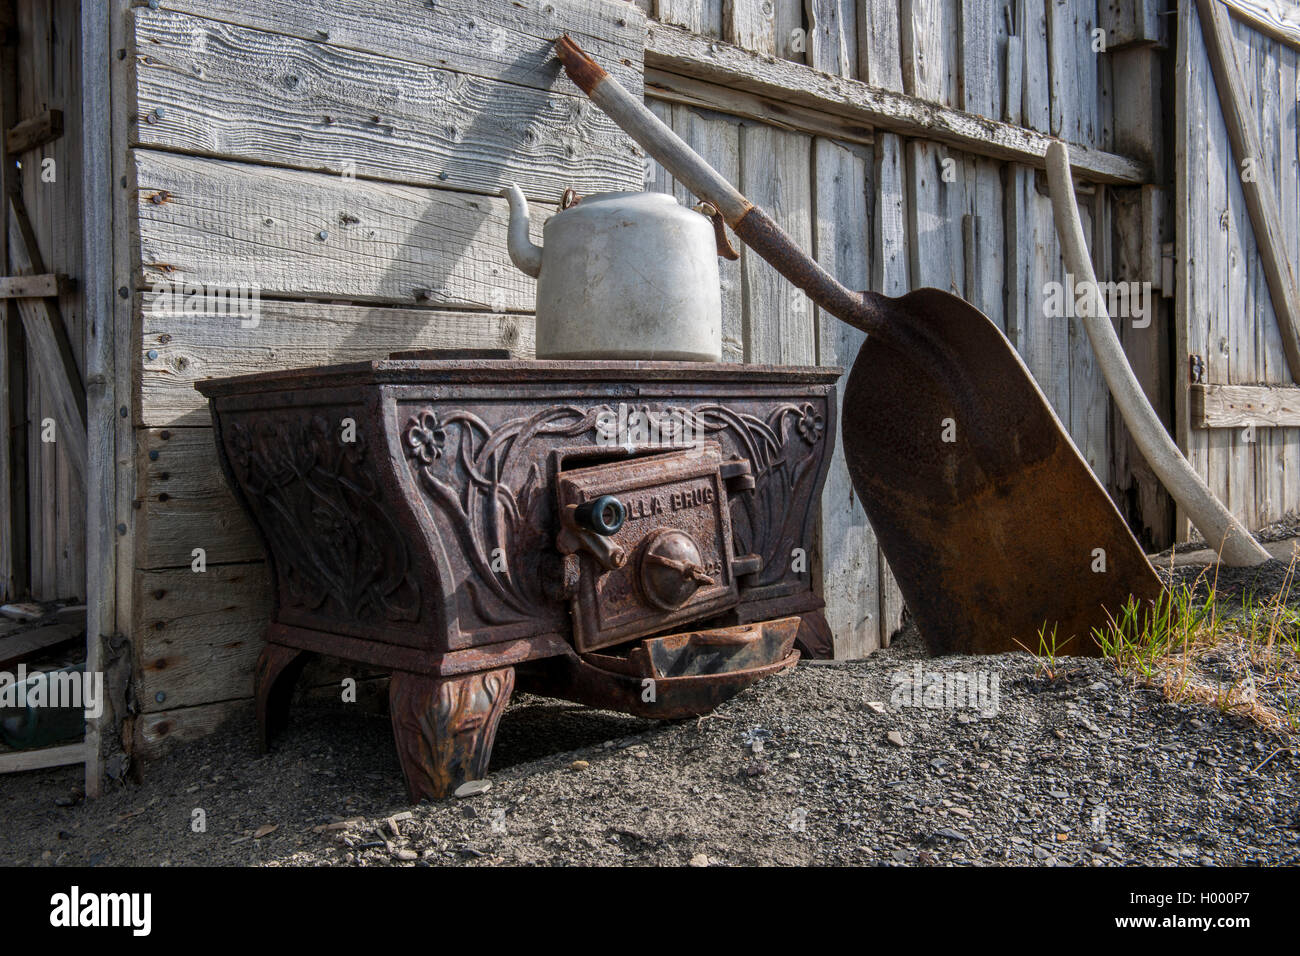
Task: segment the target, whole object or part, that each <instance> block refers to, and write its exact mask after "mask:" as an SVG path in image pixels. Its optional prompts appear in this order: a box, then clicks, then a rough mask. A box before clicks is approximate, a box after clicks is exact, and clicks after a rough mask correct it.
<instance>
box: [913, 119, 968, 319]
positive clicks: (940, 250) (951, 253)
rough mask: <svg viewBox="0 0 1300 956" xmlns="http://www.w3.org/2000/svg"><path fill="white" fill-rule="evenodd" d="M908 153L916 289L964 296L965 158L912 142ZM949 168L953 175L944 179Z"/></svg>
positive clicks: (940, 148) (932, 146)
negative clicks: (963, 221) (963, 222)
mask: <svg viewBox="0 0 1300 956" xmlns="http://www.w3.org/2000/svg"><path fill="white" fill-rule="evenodd" d="M907 150H908V169H907V185H908V202H907V212H908V221H907V237H908V240H909V242H908V254H909V260H910V270H911V276H912V283H913V285H915V286H917V287H920V286H930V287H932V288H936V289H943V290H944V291H945V292H951V293H952V294H953V295H956V296H964V295H965V294H966V289H965V285H964V278H965V251H964V249H963V244H962V216H963V214H964V213H965V198H966V190H965V182H964V173H965V170H964V168H963V167H962V163H963V160H964V157H963V156H962V155H961V154H960V153H954V152H953V151H951V150H947V149H944V148H942V147H940V146H935V145H934V144H933V143H925V142H912V143H908V144H907ZM945 170H946V171H948V174H949V175H951V176H952V177H954V178H953V179H952V180H951V181H947V180H945V178H944V174H945Z"/></svg>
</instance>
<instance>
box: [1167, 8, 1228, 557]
mask: <svg viewBox="0 0 1300 956" xmlns="http://www.w3.org/2000/svg"><path fill="white" fill-rule="evenodd" d="M1177 36H1178V46H1177V53H1176V61H1175V67H1174V77H1175V90H1174V115H1175V116H1176V117H1177V118H1178V122H1177V124H1176V125H1175V128H1174V136H1175V139H1174V144H1175V145H1174V168H1175V174H1174V184H1175V201H1174V210H1175V219H1176V224H1175V229H1174V235H1175V264H1174V269H1175V273H1176V281H1175V284H1174V335H1175V341H1174V368H1173V377H1174V385H1175V390H1174V424H1175V430H1176V432H1177V440H1178V444H1179V447H1180V448H1181V449H1182V450H1183V453H1184V454H1185V455H1186V456H1187V460H1188V462H1189V463H1190V464H1191V466H1192V468H1194V469H1195V470H1196V471H1197V473H1198V474H1200V476H1201V477H1202V478H1205V479H1206V480H1207V483H1208V480H1209V467H1208V456H1209V435H1208V434H1207V433H1206V432H1204V431H1201V430H1198V429H1196V428H1194V427H1193V426H1192V419H1191V412H1190V386H1191V385H1193V384H1196V383H1195V382H1193V381H1192V374H1191V370H1192V367H1193V363H1196V362H1200V363H1203V362H1204V361H1205V353H1206V351H1207V347H1208V331H1209V326H1208V323H1209V313H1210V309H1211V307H1212V306H1211V304H1210V302H1209V301H1208V296H1209V287H1208V266H1207V264H1206V260H1207V258H1208V257H1209V256H1210V251H1209V248H1208V247H1209V230H1210V222H1209V213H1208V209H1207V202H1208V199H1207V189H1208V184H1207V177H1208V175H1209V173H1208V170H1207V168H1206V149H1205V145H1204V142H1205V136H1206V132H1205V130H1206V126H1207V123H1208V116H1207V114H1208V106H1209V103H1208V95H1209V91H1208V89H1207V79H1208V76H1207V74H1208V72H1209V71H1208V69H1207V68H1206V64H1205V50H1204V46H1203V44H1202V42H1201V25H1200V21H1199V19H1198V17H1197V15H1196V11H1195V10H1193V9H1192V5H1191V4H1184V5H1183V6H1181V7H1180V8H1179V12H1178V30H1177ZM1211 490H1212V491H1216V492H1217V489H1214V488H1211ZM1174 530H1175V537H1176V538H1177V540H1179V541H1185V540H1187V538H1188V536H1189V534H1190V533H1191V523H1190V521H1189V520H1188V518H1187V514H1186V512H1185V511H1184V510H1183V509H1182V507H1181V506H1179V507H1178V509H1177V520H1176V522H1175V529H1174Z"/></svg>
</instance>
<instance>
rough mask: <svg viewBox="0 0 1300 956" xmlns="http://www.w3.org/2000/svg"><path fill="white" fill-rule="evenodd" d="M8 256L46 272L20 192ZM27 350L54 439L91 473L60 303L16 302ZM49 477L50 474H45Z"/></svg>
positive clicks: (81, 395) (80, 393)
mask: <svg viewBox="0 0 1300 956" xmlns="http://www.w3.org/2000/svg"><path fill="white" fill-rule="evenodd" d="M9 258H10V261H11V262H12V265H13V268H14V269H16V270H17V272H18V273H20V274H26V275H35V274H41V273H44V272H45V271H46V269H45V264H44V261H43V259H42V258H41V253H40V250H39V249H38V248H37V247H36V236H35V233H34V232H33V230H32V226H31V222H30V221H29V220H28V218H27V212H26V210H25V209H24V207H23V202H22V199H21V197H19V196H18V195H17V194H16V193H15V194H11V195H10V197H9ZM15 301H16V302H17V304H18V312H19V314H20V315H21V316H22V320H23V332H24V333H25V334H26V337H27V347H28V349H29V350H30V353H31V355H32V356H33V357H34V359H35V361H36V365H37V368H38V369H40V371H41V373H42V375H43V378H44V380H45V384H46V385H47V387H48V388H49V389H50V396H51V398H52V400H53V404H52V406H51V411H52V412H53V416H54V420H55V427H56V433H55V439H56V441H57V442H58V443H59V445H60V447H62V448H64V449H66V450H67V453H68V461H69V462H70V463H71V464H72V466H73V467H74V468H75V469H76V470H77V472H78V473H79V474H81V475H85V473H86V393H85V388H84V386H83V385H82V382H81V372H80V370H79V369H78V368H77V360H76V357H75V356H74V355H73V354H72V345H71V342H70V341H69V338H68V330H67V328H66V327H65V325H64V324H63V317H62V315H61V314H60V310H59V308H58V305H57V304H56V303H54V302H52V301H51V300H48V299H17V300H15ZM46 474H47V475H48V474H49V472H46Z"/></svg>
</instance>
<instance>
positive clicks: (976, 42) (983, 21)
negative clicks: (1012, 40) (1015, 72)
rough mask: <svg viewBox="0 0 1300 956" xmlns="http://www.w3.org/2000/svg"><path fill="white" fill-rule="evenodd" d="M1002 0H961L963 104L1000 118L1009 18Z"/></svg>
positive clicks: (981, 113)
mask: <svg viewBox="0 0 1300 956" xmlns="http://www.w3.org/2000/svg"><path fill="white" fill-rule="evenodd" d="M1003 9H1004V4H1003V3H1002V2H1001V0H965V2H964V3H962V4H961V8H960V12H961V73H960V77H959V80H960V83H959V87H960V90H961V100H960V103H961V108H962V109H964V110H965V111H966V112H968V113H978V114H979V115H980V116H987V117H988V118H989V119H1001V118H1002V110H1003V78H1004V77H1005V75H1006V39H1007V20H1006V17H1005V16H1004V15H1003Z"/></svg>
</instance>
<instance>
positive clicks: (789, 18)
mask: <svg viewBox="0 0 1300 956" xmlns="http://www.w3.org/2000/svg"><path fill="white" fill-rule="evenodd" d="M766 2H768V3H770V4H771V5H772V6H773V8H774V10H773V15H772V30H773V32H774V33H775V34H776V55H777V56H779V57H781V58H782V59H785V60H793V61H794V62H796V63H804V62H807V55H808V31H807V30H806V29H805V26H804V17H803V5H804V0H766Z"/></svg>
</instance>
